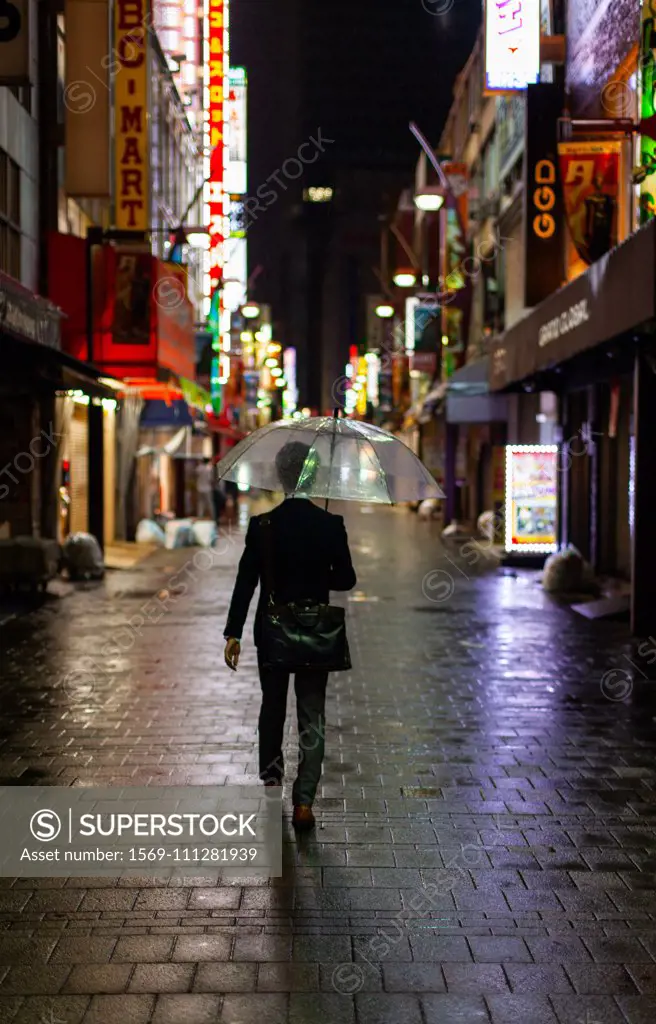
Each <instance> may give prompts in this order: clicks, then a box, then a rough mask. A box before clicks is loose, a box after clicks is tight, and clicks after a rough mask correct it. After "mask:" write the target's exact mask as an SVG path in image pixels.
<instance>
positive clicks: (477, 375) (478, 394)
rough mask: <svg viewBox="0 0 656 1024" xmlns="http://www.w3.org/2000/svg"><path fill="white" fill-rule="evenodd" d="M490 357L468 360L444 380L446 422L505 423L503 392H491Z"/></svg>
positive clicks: (505, 404) (506, 415)
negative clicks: (492, 393) (501, 393)
mask: <svg viewBox="0 0 656 1024" xmlns="http://www.w3.org/2000/svg"><path fill="white" fill-rule="evenodd" d="M489 374H490V359H489V356H485V357H484V358H483V359H477V360H476V361H475V362H471V363H467V364H466V365H465V366H463V367H461V369H459V370H456V371H455V373H453V374H451V376H450V377H449V379H448V381H447V393H446V419H447V423H463V424H464V423H504V422H505V421H506V420H507V419H508V403H507V399H506V396H505V395H491V394H490V384H489Z"/></svg>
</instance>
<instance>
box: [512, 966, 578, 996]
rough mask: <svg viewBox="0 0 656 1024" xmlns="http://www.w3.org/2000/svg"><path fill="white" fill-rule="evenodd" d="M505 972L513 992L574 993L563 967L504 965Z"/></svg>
mask: <svg viewBox="0 0 656 1024" xmlns="http://www.w3.org/2000/svg"><path fill="white" fill-rule="evenodd" d="M504 970H505V972H506V976H507V978H508V981H509V983H510V988H511V989H512V991H513V992H519V993H525V992H526V993H528V992H544V993H546V994H547V995H553V994H554V993H558V992H569V993H571V992H572V991H573V986H572V983H571V982H570V981H569V979H568V977H567V975H566V974H565V970H564V968H563V967H561V966H559V965H556V966H552V967H549V966H547V965H546V964H504Z"/></svg>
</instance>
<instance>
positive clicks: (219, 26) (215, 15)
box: [208, 0, 227, 291]
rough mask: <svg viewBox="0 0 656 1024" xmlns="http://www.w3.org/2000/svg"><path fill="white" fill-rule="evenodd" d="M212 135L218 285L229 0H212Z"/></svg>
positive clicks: (214, 278) (211, 202)
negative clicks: (227, 6) (226, 3)
mask: <svg viewBox="0 0 656 1024" xmlns="http://www.w3.org/2000/svg"><path fill="white" fill-rule="evenodd" d="M209 49H210V59H209V67H208V79H209V93H210V101H209V135H210V149H211V156H210V180H209V186H208V206H209V217H210V224H209V234H210V250H209V251H210V271H209V272H210V281H211V287H212V291H213V290H214V289H215V288H216V286H217V285H218V283H219V281H220V280H221V277H222V271H223V244H224V242H225V219H226V209H225V194H224V180H223V178H224V174H223V161H224V146H225V139H224V121H225V95H224V85H225V77H226V75H225V64H226V59H227V56H226V52H225V0H209Z"/></svg>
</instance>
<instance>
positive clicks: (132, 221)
mask: <svg viewBox="0 0 656 1024" xmlns="http://www.w3.org/2000/svg"><path fill="white" fill-rule="evenodd" d="M149 23H150V0H116V2H115V5H114V56H115V64H114V67H113V70H114V75H113V80H114V165H115V179H114V180H115V186H114V187H115V216H114V221H115V224H116V227H117V228H118V229H119V230H123V231H147V230H148V228H149V227H150V194H149V193H150V190H149V181H150V166H149V164H150V145H149V138H148V124H149V118H148V78H149V68H148V64H149V60H148V57H149V49H148V29H147V25H148V24H149Z"/></svg>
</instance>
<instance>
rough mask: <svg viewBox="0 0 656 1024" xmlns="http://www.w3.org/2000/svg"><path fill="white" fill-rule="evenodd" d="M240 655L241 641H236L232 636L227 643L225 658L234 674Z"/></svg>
mask: <svg viewBox="0 0 656 1024" xmlns="http://www.w3.org/2000/svg"><path fill="white" fill-rule="evenodd" d="M240 653H241V644H240V642H239V640H235V638H234V637H233V636H231V637H230V639H229V640H228V641H227V642H226V645H225V653H224V655H223V657H224V658H225V663H226V665H227V666H228V668H231V669H232V671H233V672H236V671H237V665H238V664H239V655H240Z"/></svg>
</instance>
